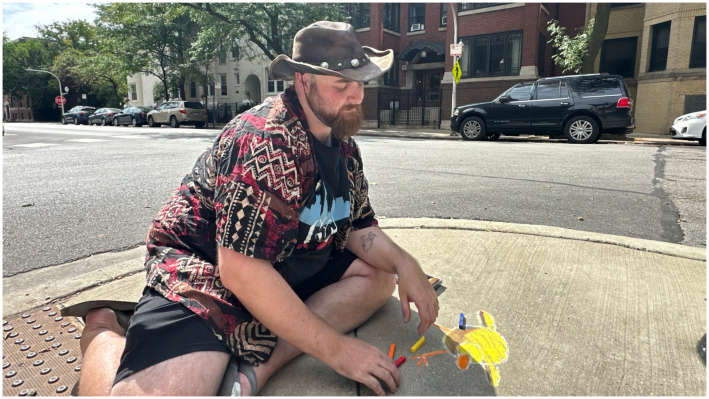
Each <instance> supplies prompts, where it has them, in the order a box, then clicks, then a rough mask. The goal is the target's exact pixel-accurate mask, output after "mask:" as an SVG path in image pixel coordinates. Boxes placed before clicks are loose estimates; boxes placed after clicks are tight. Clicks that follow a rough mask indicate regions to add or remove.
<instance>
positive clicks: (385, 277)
mask: <svg viewBox="0 0 709 399" xmlns="http://www.w3.org/2000/svg"><path fill="white" fill-rule="evenodd" d="M355 262H358V263H359V265H357V266H358V269H359V271H360V272H361V275H362V276H363V277H365V278H367V279H368V280H369V281H368V284H367V285H368V286H369V287H370V288H372V289H374V290H375V291H376V293H378V294H381V296H382V298H383V299H384V300H386V299H388V298H389V297H390V296H391V294H392V293H393V292H394V288H395V287H396V276H395V275H394V274H392V273H387V272H385V271H383V270H380V269H377V268H376V267H374V266H372V265H370V264H369V263H367V262H365V261H363V260H361V259H357V260H356V261H355Z"/></svg>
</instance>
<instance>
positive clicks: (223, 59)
mask: <svg viewBox="0 0 709 399" xmlns="http://www.w3.org/2000/svg"><path fill="white" fill-rule="evenodd" d="M219 65H226V51H225V50H224V49H219Z"/></svg>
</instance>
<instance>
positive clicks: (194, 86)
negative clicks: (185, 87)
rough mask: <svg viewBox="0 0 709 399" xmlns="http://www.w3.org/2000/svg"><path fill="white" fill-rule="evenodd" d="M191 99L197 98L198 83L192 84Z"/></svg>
mask: <svg viewBox="0 0 709 399" xmlns="http://www.w3.org/2000/svg"><path fill="white" fill-rule="evenodd" d="M190 97H192V98H196V97H197V83H195V82H192V83H190Z"/></svg>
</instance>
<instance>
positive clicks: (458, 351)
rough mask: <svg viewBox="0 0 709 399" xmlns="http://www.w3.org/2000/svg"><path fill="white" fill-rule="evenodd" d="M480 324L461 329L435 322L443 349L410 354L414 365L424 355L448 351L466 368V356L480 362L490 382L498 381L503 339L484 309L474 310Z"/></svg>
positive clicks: (504, 352) (503, 354) (423, 360)
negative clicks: (439, 331) (441, 338)
mask: <svg viewBox="0 0 709 399" xmlns="http://www.w3.org/2000/svg"><path fill="white" fill-rule="evenodd" d="M477 316H478V320H479V321H480V324H481V325H480V326H468V327H467V328H466V329H465V330H460V329H449V328H446V327H443V326H440V325H438V324H436V327H438V328H440V329H441V330H442V331H443V332H444V333H445V334H446V335H445V336H444V337H443V344H444V345H445V346H446V348H447V349H448V350H447V351H437V352H431V353H426V354H423V355H419V356H414V357H412V358H411V359H417V358H418V359H419V361H418V364H417V365H418V366H419V367H420V366H421V365H422V364H424V365H428V358H429V357H431V356H434V355H438V354H441V353H446V352H448V353H450V354H451V355H453V356H454V357H455V358H456V365H457V366H458V368H460V369H461V370H466V369H467V368H468V367H469V365H470V360H473V361H474V362H475V363H478V364H480V366H482V368H483V369H484V370H485V372H486V373H487V377H488V380H489V382H490V384H491V385H493V386H498V385H499V384H500V370H498V368H497V366H498V365H500V364H502V363H504V362H506V361H507V357H508V354H509V351H508V347H507V341H505V338H504V337H503V336H502V335H500V333H498V332H497V330H495V319H494V318H493V317H492V315H490V314H489V313H488V312H486V311H484V310H481V311H478V312H477Z"/></svg>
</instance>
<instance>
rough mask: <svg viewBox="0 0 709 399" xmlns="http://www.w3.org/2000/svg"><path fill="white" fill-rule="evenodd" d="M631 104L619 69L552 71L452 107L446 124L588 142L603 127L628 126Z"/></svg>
mask: <svg viewBox="0 0 709 399" xmlns="http://www.w3.org/2000/svg"><path fill="white" fill-rule="evenodd" d="M632 110H633V99H632V98H631V97H630V91H629V90H628V87H627V86H626V84H625V81H624V80H623V78H622V77H621V76H619V75H609V74H607V73H601V74H590V75H573V76H557V77H552V78H542V79H539V80H537V81H535V82H525V83H518V84H516V85H514V86H512V87H511V88H510V89H509V90H507V91H505V92H504V93H502V94H501V95H500V96H499V97H497V98H496V99H494V100H492V101H489V102H484V103H478V104H469V105H463V106H461V107H458V108H456V109H455V110H454V112H453V117H452V118H451V130H454V131H457V132H460V134H461V135H462V136H463V139H465V140H485V139H488V140H496V139H498V138H499V137H500V134H504V135H506V136H519V135H520V134H521V133H530V132H534V133H542V134H549V136H550V137H551V138H557V137H558V138H561V137H560V136H563V137H566V139H567V140H568V141H569V142H570V143H579V144H590V143H595V142H596V141H598V140H599V139H600V138H601V134H603V133H610V134H625V133H627V132H628V131H630V129H634V128H635V126H634V119H633V117H632V116H631V113H632Z"/></svg>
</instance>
